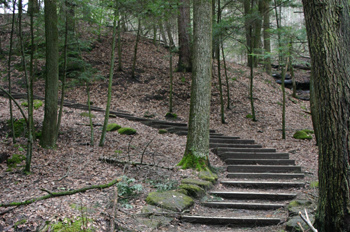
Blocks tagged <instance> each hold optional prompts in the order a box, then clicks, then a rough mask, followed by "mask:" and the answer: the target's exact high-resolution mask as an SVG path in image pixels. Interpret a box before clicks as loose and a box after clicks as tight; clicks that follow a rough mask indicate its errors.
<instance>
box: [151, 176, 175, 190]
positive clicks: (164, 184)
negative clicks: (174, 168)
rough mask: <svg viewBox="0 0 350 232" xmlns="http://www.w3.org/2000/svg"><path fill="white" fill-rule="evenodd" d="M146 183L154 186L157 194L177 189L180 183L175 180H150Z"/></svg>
mask: <svg viewBox="0 0 350 232" xmlns="http://www.w3.org/2000/svg"><path fill="white" fill-rule="evenodd" d="M146 182H149V183H150V185H152V187H153V188H156V189H157V192H165V191H168V190H173V189H176V188H177V186H178V182H177V181H175V180H169V179H166V180H148V181H146Z"/></svg>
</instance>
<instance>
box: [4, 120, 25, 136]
mask: <svg viewBox="0 0 350 232" xmlns="http://www.w3.org/2000/svg"><path fill="white" fill-rule="evenodd" d="M7 125H8V127H9V128H11V127H12V125H11V120H8V121H7ZM13 126H14V130H15V136H16V137H20V136H24V135H25V133H26V132H27V123H26V120H25V119H24V118H21V119H18V120H14V122H13ZM10 135H11V136H13V135H12V133H10Z"/></svg>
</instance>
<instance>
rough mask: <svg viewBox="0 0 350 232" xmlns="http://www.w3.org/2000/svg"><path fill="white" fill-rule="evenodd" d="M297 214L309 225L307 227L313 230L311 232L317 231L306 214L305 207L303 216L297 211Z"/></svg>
mask: <svg viewBox="0 0 350 232" xmlns="http://www.w3.org/2000/svg"><path fill="white" fill-rule="evenodd" d="M299 216H300V217H301V219H303V221H304V222H305V223H306V224H307V225H308V226H309V228H310V229H311V230H312V231H313V232H318V230H317V229H316V228H315V227H314V226H313V225H312V222H311V220H310V218H309V215H308V214H307V211H306V209H305V217H304V215H303V214H302V213H301V212H299ZM301 228H302V227H301Z"/></svg>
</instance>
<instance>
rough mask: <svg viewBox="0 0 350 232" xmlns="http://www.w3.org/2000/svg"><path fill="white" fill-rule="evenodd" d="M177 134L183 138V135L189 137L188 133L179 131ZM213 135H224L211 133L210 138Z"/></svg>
mask: <svg viewBox="0 0 350 232" xmlns="http://www.w3.org/2000/svg"><path fill="white" fill-rule="evenodd" d="M175 134H177V135H179V136H183V135H187V134H188V131H177V132H175ZM211 135H215V136H220V135H222V134H219V133H210V134H209V136H211Z"/></svg>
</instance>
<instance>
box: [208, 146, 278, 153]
mask: <svg viewBox="0 0 350 232" xmlns="http://www.w3.org/2000/svg"><path fill="white" fill-rule="evenodd" d="M213 151H214V153H215V154H217V155H221V154H222V153H225V152H232V153H252V154H254V153H275V152H276V149H274V148H229V147H218V148H216V149H213Z"/></svg>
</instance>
